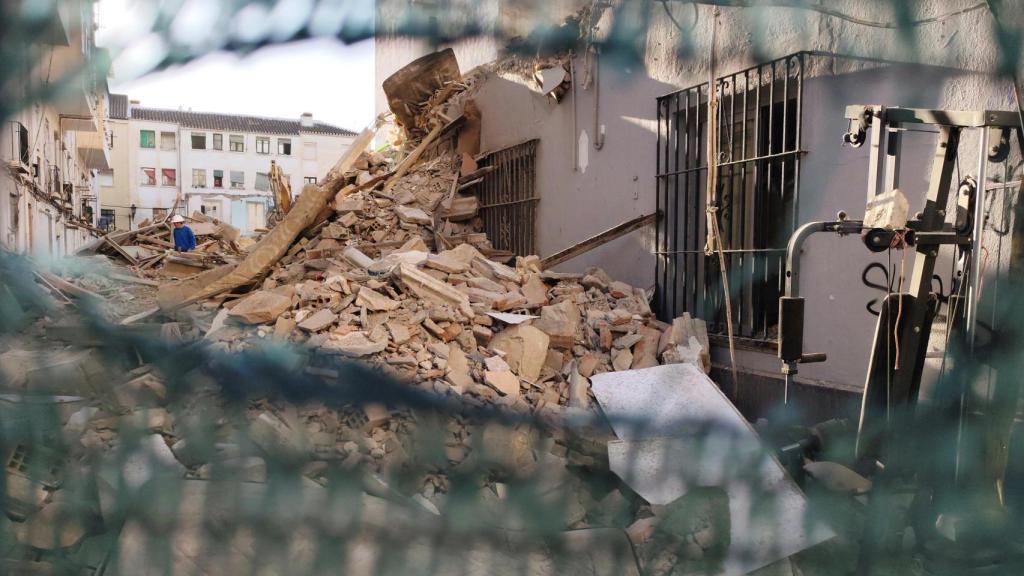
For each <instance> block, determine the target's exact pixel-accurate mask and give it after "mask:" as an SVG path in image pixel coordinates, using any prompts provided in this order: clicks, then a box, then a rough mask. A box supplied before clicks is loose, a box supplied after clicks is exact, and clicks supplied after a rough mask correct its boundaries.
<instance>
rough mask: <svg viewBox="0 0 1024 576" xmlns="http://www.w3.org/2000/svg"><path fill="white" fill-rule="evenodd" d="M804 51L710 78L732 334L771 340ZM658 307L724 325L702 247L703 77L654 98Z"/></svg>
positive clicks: (793, 184)
mask: <svg viewBox="0 0 1024 576" xmlns="http://www.w3.org/2000/svg"><path fill="white" fill-rule="evenodd" d="M804 57H805V53H797V54H793V55H790V56H787V57H785V58H781V59H779V60H775V61H772V62H768V63H765V64H760V65H757V66H754V67H752V68H748V69H746V70H743V71H740V72H736V73H734V74H730V75H727V76H722V77H720V78H717V79H716V80H715V90H716V93H717V95H718V102H719V104H718V114H717V123H716V125H717V136H718V137H717V140H718V145H717V147H718V152H719V153H718V161H717V164H718V174H719V177H718V186H717V189H718V198H719V207H718V218H719V229H720V232H721V235H722V242H723V247H724V251H725V261H726V267H727V270H728V273H729V274H728V276H729V284H730V301H731V305H732V313H733V323H734V330H735V334H736V335H737V336H739V337H742V338H750V339H756V340H774V339H775V338H776V336H777V331H778V299H779V296H780V295H781V293H782V288H783V285H784V278H783V273H784V266H785V256H786V244H787V242H788V240H789V236H790V235H791V234H792V232H793V231H794V230H795V228H796V218H797V203H798V200H799V182H800V158H801V156H802V154H803V151H802V150H801V149H800V130H801V126H800V125H801V114H802V95H803V73H804V63H805V62H804V60H805V58H804ZM657 104H658V158H657V187H658V188H657V203H658V210H659V212H661V213H662V218H660V219H659V222H658V227H657V236H656V242H657V252H656V253H657V259H656V262H657V263H656V270H655V274H656V278H655V280H656V289H657V292H656V300H655V303H656V306H657V310H658V313H659V316H660V317H662V318H663V319H666V320H667V319H670V318H674V317H677V316H679V315H681V314H682V313H683V312H690V313H691V314H694V315H696V316H698V317H700V318H703V319H705V320H706V321H707V322H708V332H710V333H713V334H725V333H726V318H725V316H726V315H725V299H724V294H723V291H722V287H721V271H720V268H719V263H718V262H719V261H718V257H717V255H714V256H707V255H706V254H705V251H704V248H705V245H706V238H707V210H706V203H707V173H708V162H707V120H708V109H707V108H708V83H704V84H700V85H698V86H694V87H691V88H687V89H685V90H679V91H677V92H673V93H671V94H668V95H665V96H662V97H660V98H658V102H657Z"/></svg>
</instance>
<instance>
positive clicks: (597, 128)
mask: <svg viewBox="0 0 1024 576" xmlns="http://www.w3.org/2000/svg"><path fill="white" fill-rule="evenodd" d="M590 49H591V50H593V52H594V149H595V150H600V149H601V148H604V129H603V128H602V127H601V123H600V116H601V49H600V48H598V47H597V46H591V48H590Z"/></svg>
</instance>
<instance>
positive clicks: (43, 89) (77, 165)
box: [0, 0, 110, 259]
mask: <svg viewBox="0 0 1024 576" xmlns="http://www.w3.org/2000/svg"><path fill="white" fill-rule="evenodd" d="M45 28H46V31H45V33H44V34H40V35H38V36H34V37H33V38H32V40H33V42H32V44H30V45H28V46H26V47H25V49H26V52H25V53H24V57H25V58H24V60H25V61H24V64H26V65H25V67H24V68H23V69H22V71H21V73H20V75H19V73H18V72H17V70H18V68H19V67H18V66H16V65H14V63H9V64H11V65H10V66H9V67H8V70H7V72H5V73H6V74H9V73H13V74H14V75H15V76H16V77H15V78H12V79H10V80H11V81H9V82H6V83H5V85H4V86H5V88H6V90H5V91H4V92H3V93H2V94H0V96H2V97H3V98H4V99H5V102H4V105H3V106H0V108H6V110H7V112H8V113H7V114H6V118H3V120H2V122H3V125H2V127H0V158H2V161H3V167H2V168H0V246H2V247H3V248H4V249H6V250H11V251H16V252H21V253H27V254H30V255H32V256H33V257H35V258H37V259H45V258H48V257H56V256H62V255H65V254H69V253H71V252H73V251H74V250H76V249H77V248H78V247H79V246H81V245H82V244H83V243H85V242H87V241H88V240H90V239H91V238H93V237H95V236H96V235H97V232H98V231H97V230H96V228H95V225H96V223H97V217H98V213H97V212H98V204H97V199H98V185H97V178H96V175H97V171H98V170H106V169H109V167H110V138H109V128H108V124H107V106H108V94H107V84H106V78H105V77H103V76H102V74H100V73H98V72H97V71H96V69H95V68H94V67H93V66H91V65H89V63H90V62H91V61H92V59H93V56H94V52H95V51H96V48H95V44H94V39H93V29H94V15H93V2H91V1H89V0H82V1H80V2H62V3H59V4H57V8H56V9H55V10H54V11H53V12H52V15H51V16H50V18H49V20H48V22H47V23H46V26H45ZM54 87H59V88H58V90H57V91H56V93H55V94H54V95H53V96H52V97H48V98H47V99H40V98H39V95H40V94H47V93H49V92H52V91H53V90H54ZM2 116H4V115H2V114H0V117H2Z"/></svg>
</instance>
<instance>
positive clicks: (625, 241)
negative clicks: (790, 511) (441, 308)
mask: <svg viewBox="0 0 1024 576" xmlns="http://www.w3.org/2000/svg"><path fill="white" fill-rule="evenodd" d="M469 4H471V5H472V6H475V7H476V8H475V9H476V10H478V13H477V16H478V17H480V18H484V19H485V20H484V21H483V22H482V23H481V25H482V26H483V27H484V28H485V29H486V28H487V27H488V26H498V25H500V26H502V33H503V36H504V37H510V36H514V35H515V32H516V30H517V23H518V24H520V25H519V26H518V27H519V28H522V29H523V36H525V35H526V34H528V33H529V30H530V29H544V28H545V27H551V28H557V27H559V26H561V25H562V24H563V22H565V21H566V18H567V17H568V16H575V15H578V14H581V13H582V14H586V12H585V11H586V10H588V9H589V8H590V5H591V4H592V3H591V2H584V1H566V2H556V3H550V4H548V3H541V4H543V5H544V6H546V7H544V6H541V5H539V4H538V3H535V2H534V3H527V4H528V5H529V6H528V7H527V8H522V6H523V4H522V3H516V2H505V1H503V0H487V1H484V2H472V3H469ZM610 4H611V8H609V9H607V10H605V11H604V13H601V14H596V15H595V16H594V17H593V18H584V20H583V21H582V22H581V23H580V26H581V28H582V29H583V33H582V34H581V37H584V38H587V37H589V38H590V39H591V42H592V44H591V45H590V46H587V45H586V44H587V43H586V42H585V41H584V42H583V44H584V46H582V47H577V49H576V52H575V56H574V57H572V58H569V57H567V56H566V57H565V58H563V62H564V66H565V68H566V69H567V70H569V71H571V72H572V73H573V74H574V76H575V77H574V78H573V82H574V83H575V87H574V88H572V90H571V91H570V92H571V93H570V94H569V95H567V96H566V97H565V98H564V99H563V100H562V101H561V102H555V101H554V100H553V99H552V98H551V97H549V96H546V95H544V94H542V93H540V91H539V90H538V89H537V88H536V87H535V86H533V85H532V82H531V81H530V79H529V76H530V73H532V69H531V70H527V71H525V72H526V73H525V74H523V73H516V71H515V70H512V71H511V72H509V71H508V69H507V67H506V68H504V69H502V70H499V71H497V72H494V73H491V74H489V75H488V77H487V79H486V80H485V81H484V82H483V84H482V86H481V87H480V88H479V90H478V91H477V92H476V94H475V97H474V100H475V102H476V105H477V106H478V108H479V109H480V111H481V115H482V118H483V125H482V136H481V139H482V148H483V150H484V151H496V150H504V149H508V148H510V147H515V146H519V145H521V144H523V143H526V142H532V141H536V142H537V146H536V149H537V152H536V159H535V167H536V168H535V174H534V175H533V178H535V181H536V184H535V189H536V194H535V195H536V196H537V197H538V198H539V200H537V212H536V222H534V223H532V226H531V227H530V230H531V233H532V234H534V235H535V236H536V238H535V245H536V246H537V251H538V253H539V254H540V255H541V256H542V257H543V256H546V255H550V254H552V253H555V252H557V251H559V250H561V249H564V248H566V247H568V246H571V245H573V244H575V243H577V242H580V241H582V240H584V239H586V238H589V237H591V236H593V235H595V234H598V233H600V232H602V231H604V230H606V229H608V228H610V227H612V226H615V225H617V224H619V223H621V222H624V221H627V220H629V219H632V218H635V217H638V216H641V215H645V214H650V213H652V212H661V216H662V219H661V220H660V224H659V226H658V228H657V230H656V229H655V228H654V227H652V228H651V229H649V230H646V231H644V232H637V233H633V234H631V235H628V236H625V237H622V238H620V239H618V240H615V241H613V242H611V243H609V244H607V245H604V246H602V247H600V248H598V249H595V250H593V251H591V252H589V253H587V254H585V255H582V256H580V257H578V258H576V259H574V260H572V261H569V262H566V263H565V264H563V265H561V266H560V267H559V269H562V270H564V271H582V270H584V269H586V268H587V267H588V266H595V265H597V266H601V267H603V268H604V269H606V270H607V271H608V272H609V273H610V274H611V275H612V276H613V277H616V278H620V279H623V280H626V281H629V282H630V283H631V284H633V285H636V286H641V287H644V288H647V289H649V291H650V293H651V294H652V295H653V299H652V306H653V307H655V308H656V309H657V311H658V314H659V316H660V317H661V318H662V319H663V320H670V319H671V317H672V316H673V315H678V314H681V313H683V312H689V313H692V314H695V315H697V316H699V317H702V318H704V319H706V320H707V321H708V328H709V332H711V344H712V351H711V352H712V358H713V360H714V362H715V364H716V366H717V367H718V368H719V369H724V368H725V367H727V366H728V365H729V354H728V346H727V339H726V336H725V333H726V326H725V319H724V314H723V311H724V304H723V298H722V296H721V293H722V290H721V283H720V281H719V280H718V278H717V277H716V276H715V275H713V274H707V273H706V271H707V270H711V269H712V266H714V265H715V263H714V262H712V261H711V260H710V259H708V258H707V257H706V256H705V255H704V238H705V229H704V225H705V222H706V215H705V210H704V201H705V196H704V193H705V188H706V173H707V172H706V170H707V163H706V156H707V153H706V139H707V136H706V126H705V125H704V124H702V123H701V122H700V121H699V119H700V118H706V114H707V96H708V93H709V91H708V82H709V77H713V78H714V82H715V87H716V90H723V92H722V100H721V104H720V114H721V116H720V118H721V122H723V123H724V124H720V125H719V126H720V134H721V135H722V143H721V144H720V145H721V146H722V151H721V154H720V157H721V159H722V162H724V163H725V164H727V166H726V167H724V168H721V169H720V178H719V184H720V187H721V190H722V191H723V198H725V200H723V201H724V202H728V203H729V205H728V206H723V208H722V212H723V213H721V214H720V217H721V218H722V220H721V221H722V224H721V226H722V228H723V235H727V236H726V244H727V245H726V248H727V249H729V250H730V251H731V254H732V255H731V256H729V261H730V263H729V266H730V292H731V304H732V307H733V312H734V314H733V316H734V318H735V321H736V322H735V323H736V326H735V333H736V336H737V338H736V339H735V343H736V347H737V350H736V360H737V365H738V367H739V370H740V375H741V378H740V380H741V382H740V386H739V394H740V396H741V397H740V398H738V399H737V403H738V404H739V405H740V406H741V407H743V406H744V405H745V404H748V403H758V404H760V405H765V406H766V405H769V404H771V403H772V402H774V401H777V400H779V399H781V397H782V387H781V374H780V362H779V360H778V358H777V357H776V349H775V346H776V335H777V329H778V326H777V320H778V314H777V307H778V296H779V292H780V287H781V283H782V274H783V272H784V270H783V267H784V264H783V262H782V260H783V258H784V254H785V248H786V242H787V240H788V238H789V235H790V234H791V233H792V231H793V230H794V228H795V227H796V226H799V225H800V224H802V223H806V222H810V221H817V220H832V219H834V218H835V217H836V214H837V212H838V211H839V210H845V211H846V212H847V213H848V214H849V215H850V217H851V218H860V217H862V216H863V214H864V204H865V192H866V190H867V186H868V177H869V175H868V172H867V167H868V154H869V147H868V146H864V147H861V148H852V147H850V146H848V145H845V144H844V142H843V134H844V133H845V132H846V131H847V130H848V123H847V121H846V119H845V118H844V113H845V110H846V107H847V106H848V105H853V104H882V105H886V106H903V107H918V108H943V109H952V110H986V109H989V110H1015V109H1016V108H1015V106H1016V102H1015V101H1014V98H1013V86H1012V82H1010V81H1009V80H1008V79H1007V78H1006V77H1005V76H1001V75H1000V73H999V67H1000V64H1001V62H1002V59H1001V56H1000V50H999V44H998V40H997V38H998V37H999V34H998V33H997V32H998V30H997V29H996V28H997V21H996V19H995V18H993V15H992V14H991V12H990V11H989V9H987V8H985V7H984V5H976V4H975V3H972V2H969V1H960V0H957V1H946V0H914V1H913V2H907V3H906V6H907V10H908V12H907V14H909V17H910V18H912V19H914V20H919V21H921V23H919V24H914V25H912V26H911V27H910V29H909V30H900V29H898V27H896V26H874V25H866V24H864V22H865V21H872V22H876V21H888V22H897V21H899V17H898V15H897V14H895V13H894V11H893V8H892V6H893V4H892V3H891V2H883V1H879V0H855V1H844V2H831V1H826V2H822V3H821V4H822V5H823V6H825V7H826V8H829V9H834V10H838V11H839V12H841V13H843V14H844V15H847V16H848V17H847V18H838V17H836V16H835V15H834V14H829V13H828V10H824V11H819V10H815V9H813V7H812V9H801V8H799V7H760V8H756V9H753V8H744V7H725V6H712V5H709V4H710V3H708V4H704V3H694V4H689V3H685V2H668V3H664V4H665V5H664V6H663V5H662V4H660V3H641V2H635V3H630V2H612V3H610ZM408 10H429V7H423V6H421V5H419V4H417V3H411V2H409V1H408V0H381V1H379V2H378V19H377V22H378V23H379V24H378V26H379V29H378V34H379V36H378V38H376V50H377V58H376V67H377V82H376V84H377V86H378V87H379V86H380V84H381V82H382V81H383V80H384V79H385V78H386V77H387V76H389V75H390V74H392V73H393V72H394V71H396V70H397V69H398V68H400V67H401V66H403V65H404V64H407V63H408V62H411V61H412V60H414V59H415V58H417V57H419V56H422V55H424V54H426V53H428V52H430V51H433V50H435V49H437V46H435V45H431V44H430V43H428V42H424V41H419V40H415V39H407V38H401V37H396V36H395V35H394V34H393V32H392V31H391V30H389V29H388V26H391V25H392V24H391V23H394V22H405V21H416V20H415V18H412V19H409V18H405V17H404V12H405V11H408ZM523 10H525V12H526V14H527V15H526V16H524V15H523V14H522V13H521V12H522V11H523ZM637 11H640V12H637ZM716 13H717V15H716ZM421 16H422V15H421ZM933 17H935V18H933ZM437 18H438V19H439V21H440V22H446V20H444V16H443V15H437ZM488 18H489V19H490V20H487V19H488ZM538 19H539V20H541V21H538ZM617 19H634V20H635V21H636V22H637V25H636V34H631V35H630V36H629V37H628V38H618V41H625V42H627V43H630V46H629V47H632V48H636V49H637V54H639V59H640V61H634V62H628V61H624V60H623V59H622V58H618V57H612V56H611V55H606V54H601V53H600V49H599V47H598V46H599V45H600V43H601V42H603V41H606V40H608V34H609V32H610V31H611V30H613V27H614V24H615V23H616V20H617ZM620 23H621V22H620ZM587 28H590V29H591V31H590V32H587V31H586V30H587ZM627 28H628V26H627ZM713 28H714V30H713ZM712 39H714V44H712ZM451 47H452V48H453V49H454V51H455V54H456V56H457V57H458V59H459V64H460V67H461V69H462V71H463V72H466V71H467V70H469V69H471V68H473V67H475V66H478V65H481V64H485V63H488V62H491V61H493V60H495V59H496V58H500V57H501V55H502V54H503V53H504V49H505V46H504V45H503V43H502V42H500V41H496V40H494V39H492V38H487V37H483V38H481V37H477V36H474V37H472V38H469V39H467V40H464V41H459V42H457V43H455V44H454V45H452V46H451ZM609 52H610V50H609ZM712 54H713V55H714V57H713V58H712ZM618 56H621V54H619V55H618ZM712 62H714V64H713V69H712V64H711V63H712ZM520 72H522V71H520ZM377 106H378V112H381V111H384V110H385V109H386V101H385V99H384V98H383V94H382V93H378V98H377ZM759 120H760V122H759ZM680 143H681V144H680ZM977 144H978V140H977V135H976V134H973V133H971V134H967V133H965V135H964V137H963V139H962V143H961V147H960V150H961V156H960V165H961V166H962V167H963V170H962V175H966V174H970V173H973V172H975V167H976V166H977V164H978V159H977V154H976V150H977V148H978V146H977ZM902 146H903V157H904V158H905V159H906V160H907V164H905V165H904V166H903V170H902V177H901V180H902V181H901V190H902V191H903V192H904V193H905V194H906V195H907V197H908V199H909V201H910V206H911V211H912V212H916V211H917V210H920V209H921V207H922V206H923V199H924V194H925V187H926V186H925V184H926V181H927V179H928V175H929V166H930V162H931V158H932V156H933V154H934V151H935V135H934V134H933V133H914V134H912V135H908V136H907V137H906V138H904V139H903V144H902ZM1012 162H1013V161H1011V165H1010V168H1011V171H1010V172H1011V173H1010V174H1009V176H1008V177H1007V176H1006V175H1004V174H1003V167H1002V166H999V167H997V166H995V165H990V167H989V170H988V172H989V175H990V176H992V175H993V174H997V173H998V174H999V176H998V177H999V178H1001V179H1006V180H1014V179H1016V178H1017V177H1018V176H1017V175H1015V174H1013V173H1012ZM993 186H996V184H995V183H993V182H991V181H990V182H989V185H988V187H989V188H992V187H993ZM1014 194H1015V192H1014V190H1013V189H1009V188H1005V187H995V188H992V189H991V190H990V191H989V192H988V193H987V196H986V202H987V203H988V204H987V205H988V206H990V208H989V209H988V210H989V211H990V213H988V214H987V216H986V222H988V224H987V225H986V230H985V234H984V241H985V246H986V251H987V252H988V253H989V254H990V255H991V256H990V257H989V266H988V267H987V270H986V274H987V276H988V278H986V280H985V286H988V287H989V288H986V293H985V296H988V295H989V294H991V293H996V292H998V288H995V287H996V286H998V285H999V282H1000V278H1001V277H1003V276H1004V275H1005V262H1006V260H1007V257H1008V250H1009V243H1008V241H1007V240H1006V239H1005V238H1004V237H1003V235H1002V234H1003V233H1004V231H1005V230H1006V229H1007V228H1006V226H1008V222H1007V218H1009V216H1008V215H1007V214H1008V212H1007V211H1008V208H1007V206H1010V205H1011V204H1012V202H1013V197H1014ZM684 208H687V209H684ZM725 212H727V213H725ZM757 215H759V216H761V217H759V218H752V217H749V216H757ZM673 239H679V242H675V243H673ZM951 254H952V252H951V251H950V250H948V249H944V250H943V252H942V257H943V258H946V260H945V262H944V263H943V264H940V265H939V266H938V269H939V270H941V271H942V272H941V273H937V274H936V276H937V278H938V279H937V280H936V282H935V286H936V288H937V289H939V287H940V285H941V286H944V287H945V289H946V291H947V292H948V290H949V289H950V286H952V285H953V279H952V278H950V270H951V266H950V260H949V259H951ZM890 257H891V260H890ZM904 257H905V261H903V262H901V261H900V260H901V259H902V258H904ZM802 258H803V259H802V263H803V274H804V280H803V282H802V291H803V292H804V293H805V296H806V298H807V311H806V315H807V318H808V319H809V321H808V322H807V325H806V327H805V333H804V341H805V342H806V343H807V345H808V346H809V347H813V349H814V351H816V352H825V353H827V354H828V355H829V359H828V361H827V362H824V363H820V364H808V365H807V366H806V367H802V368H801V369H800V374H799V375H798V376H797V384H798V386H799V390H797V391H795V392H794V391H791V396H790V399H791V400H793V399H794V396H793V394H796V395H797V397H796V400H797V401H799V399H800V397H801V396H802V397H803V398H805V399H806V398H811V399H814V398H818V399H820V398H823V397H825V396H828V397H832V398H834V397H837V395H840V396H841V394H842V393H845V394H849V395H851V396H857V394H858V393H859V391H860V390H861V388H862V387H863V385H864V381H865V375H866V367H867V359H868V356H869V352H870V349H871V345H872V338H873V335H874V329H875V323H876V319H877V312H878V302H879V300H880V298H882V297H884V296H885V292H886V291H887V289H888V286H890V285H892V286H893V288H892V289H893V290H896V289H897V286H898V278H899V274H900V268H901V265H902V266H903V269H904V270H906V271H907V272H906V274H907V275H909V273H910V272H909V271H910V270H912V269H913V258H914V255H913V252H912V251H908V252H906V253H900V252H896V251H894V252H893V253H892V254H891V255H890V254H886V253H882V254H874V253H870V252H868V251H867V250H866V249H865V248H864V246H863V244H861V243H860V242H857V241H854V240H850V239H839V238H835V237H824V238H820V239H818V238H816V239H815V240H814V241H813V242H812V243H810V244H809V245H808V246H807V247H806V249H805V251H804V253H803V256H802ZM684 259H688V263H687V262H684ZM990 290H991V292H990ZM991 306H992V302H991V301H987V300H986V299H985V298H982V301H981V304H980V307H981V309H982V310H983V312H981V316H982V317H985V315H986V314H989V315H991V311H992V307H991ZM819 320H820V321H819ZM997 320H998V319H997V318H994V317H993V321H997ZM938 344H941V342H940V343H938ZM936 362H937V361H933V360H929V361H928V365H927V366H926V374H925V380H926V381H927V380H928V378H930V377H933V376H934V374H935V370H936V368H935V364H936ZM722 378H726V380H723V379H722ZM722 378H719V381H720V382H726V381H728V380H727V378H728V374H727V372H726V373H722ZM924 385H926V384H924ZM730 388H731V387H730ZM855 404H856V403H855V402H854V403H853V405H855ZM747 413H748V415H749V414H752V413H753V411H748V412H747Z"/></svg>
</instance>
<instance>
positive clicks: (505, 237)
mask: <svg viewBox="0 0 1024 576" xmlns="http://www.w3.org/2000/svg"><path fill="white" fill-rule="evenodd" d="M538 142H539V140H529V141H527V142H523V143H522V144H516V145H515V146H511V147H509V148H504V149H502V150H498V151H496V152H492V153H491V154H488V155H487V156H486V157H484V158H483V159H482V160H481V161H480V166H481V167H484V166H493V167H494V170H492V171H490V172H488V173H487V174H485V175H484V176H483V181H482V182H480V183H479V184H478V187H477V190H478V194H479V198H480V208H479V213H480V217H481V219H482V220H483V227H484V231H485V232H487V237H488V238H490V240H491V244H492V245H493V246H494V248H496V249H498V250H504V251H508V252H511V253H513V254H515V255H518V256H528V255H530V254H536V230H535V227H536V221H537V202H539V201H540V198H539V197H538V196H537V194H536V180H537V144H538Z"/></svg>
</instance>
